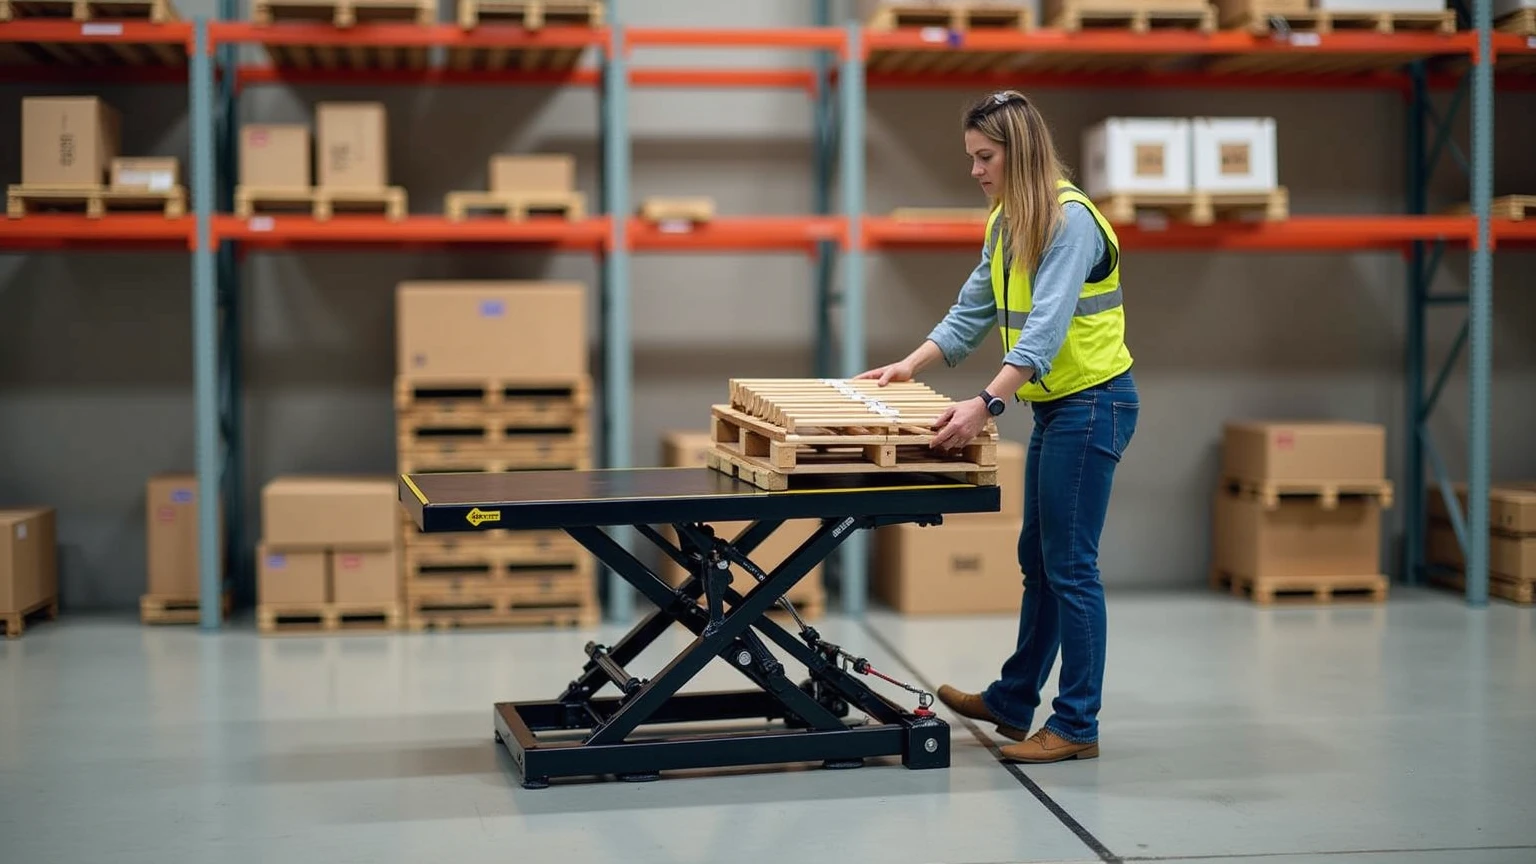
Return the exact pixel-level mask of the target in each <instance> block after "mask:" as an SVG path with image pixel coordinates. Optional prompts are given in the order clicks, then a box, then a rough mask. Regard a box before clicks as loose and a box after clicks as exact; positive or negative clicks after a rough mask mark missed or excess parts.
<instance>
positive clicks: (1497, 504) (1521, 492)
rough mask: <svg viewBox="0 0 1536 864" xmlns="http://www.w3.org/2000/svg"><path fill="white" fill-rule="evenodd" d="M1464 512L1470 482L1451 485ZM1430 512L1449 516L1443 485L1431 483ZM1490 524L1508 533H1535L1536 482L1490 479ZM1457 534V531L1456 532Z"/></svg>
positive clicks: (1443, 516)
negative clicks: (1500, 481) (1496, 480)
mask: <svg viewBox="0 0 1536 864" xmlns="http://www.w3.org/2000/svg"><path fill="white" fill-rule="evenodd" d="M1452 489H1454V490H1455V493H1456V500H1457V502H1459V504H1460V506H1461V510H1462V513H1465V512H1466V509H1467V484H1465V483H1457V484H1454V485H1453V486H1452ZM1427 500H1428V507H1427V510H1428V512H1429V515H1430V517H1431V518H1433V519H1441V520H1449V519H1450V518H1451V515H1450V513H1449V512H1447V511H1446V509H1445V499H1444V497H1443V496H1442V495H1441V494H1440V486H1439V484H1437V483H1431V484H1430V486H1429V494H1428V497H1427ZM1488 527H1489V529H1490V530H1492V531H1499V532H1503V533H1505V534H1536V482H1532V481H1519V482H1513V483H1491V484H1489V489H1488ZM1453 536H1454V535H1453Z"/></svg>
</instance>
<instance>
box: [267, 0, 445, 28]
mask: <svg viewBox="0 0 1536 864" xmlns="http://www.w3.org/2000/svg"><path fill="white" fill-rule="evenodd" d="M436 20H437V4H436V3H435V2H433V0H251V23H253V24H255V25H257V26H259V27H266V26H270V25H271V24H273V23H274V22H277V21H329V22H330V23H332V24H334V25H335V26H337V27H351V26H352V25H354V24H358V23H375V22H381V21H408V22H411V23H414V24H420V25H422V26H426V25H428V24H433V23H435V22H436Z"/></svg>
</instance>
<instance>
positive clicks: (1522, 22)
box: [1494, 9, 1536, 36]
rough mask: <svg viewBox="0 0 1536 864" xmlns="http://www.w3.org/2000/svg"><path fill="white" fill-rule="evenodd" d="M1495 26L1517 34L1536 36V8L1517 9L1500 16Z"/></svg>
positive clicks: (1500, 29)
mask: <svg viewBox="0 0 1536 864" xmlns="http://www.w3.org/2000/svg"><path fill="white" fill-rule="evenodd" d="M1494 28H1495V29H1497V30H1499V31H1501V32H1504V33H1513V34H1515V35H1516V36H1536V9H1517V10H1515V11H1514V12H1511V13H1510V14H1508V15H1505V16H1504V17H1503V18H1500V19H1499V20H1498V23H1497V24H1495V25H1494Z"/></svg>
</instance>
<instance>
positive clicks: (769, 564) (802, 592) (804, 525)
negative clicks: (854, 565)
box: [657, 519, 826, 603]
mask: <svg viewBox="0 0 1536 864" xmlns="http://www.w3.org/2000/svg"><path fill="white" fill-rule="evenodd" d="M749 524H751V523H748V522H716V523H713V524H712V525H711V526H710V527H712V528H713V529H714V530H715V536H717V537H720V538H721V539H724V540H731V539H734V538H735V537H736V535H737V534H740V533H741V532H742V531H744V530H746V528H747V526H748V525H749ZM820 527H821V520H819V519H793V520H790V521H788V522H785V523H784V524H783V525H780V526H779V527H778V528H777V529H776V530H775V531H774V532H773V533H772V534H770V535H768V539H767V540H765V541H763V543H762V545H760V546H758V547H757V548H756V549H754V550H753V551H752V554H750V555H748V556H747V557H748V558H749V559H751V561H752V563H753V564H756V565H757V566H758V567H761V568H762V569H763V572H765V573H768V574H772V573H773V570H774V568H776V567H778V566H779V565H780V564H783V563H784V560H785V559H786V558H788V557H789V556H790V554H791V553H793V552H794V551H795V550H796V549H798V548H800V544H801V543H804V542H805V541H806V540H808V539H810V536H811V535H812V534H814V533H816V530H817V529H818V528H820ZM661 534H662V536H664V537H666V538H667V539H668V540H670V541H672V542H673V543H676V542H677V532H676V531H674V530H673V529H672V526H670V525H666V526H663V527H662V528H661ZM657 555H658V556H659V557H660V558H661V561H662V566H661V568H660V569H659V573H660V574H661V578H662V579H664V580H666V582H667V584H669V585H674V586H675V585H681V584H682V582H683V579H684V577H685V575H686V572H685V571H684V570H683V568H682V567H681V566H680V565H679V564H678V563H677V562H676V561H673V560H672V559H671V558H668V557H667V556H666V555H662V554H661V553H660V552H658V553H657ZM822 572H823V568H822V565H821V564H819V563H818V564H817V565H816V566H815V567H812V568H811V570H810V572H809V573H806V574H805V575H804V576H802V577H800V581H798V582H796V583H795V585H794V587H793V588H790V589H789V591H788V592H787V593H786V594H785V595H784V596H786V597H788V598H789V600H790V602H791V603H800V602H813V601H815V600H819V599H823V598H825V596H826V586H825V585H824V584H823V582H822ZM756 584H757V580H756V579H754V578H752V575H751V574H749V573H747V572H746V571H745V570H743V569H742V568H741V567H738V566H736V565H734V564H733V565H731V587H732V588H735V589H736V590H737V591H738V592H739V593H742V594H745V593H747V592H748V591H750V590H752V588H753V586H755V585H756Z"/></svg>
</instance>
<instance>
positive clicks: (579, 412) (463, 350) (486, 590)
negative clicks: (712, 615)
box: [395, 281, 599, 630]
mask: <svg viewBox="0 0 1536 864" xmlns="http://www.w3.org/2000/svg"><path fill="white" fill-rule="evenodd" d="M586 309H587V304H586V288H585V286H583V285H581V284H580V283H564V282H533V281H526V282H520V281H459V282H406V283H402V284H401V285H400V286H399V287H398V289H397V293H396V311H397V327H398V333H397V351H398V368H397V378H396V385H395V407H396V426H397V447H398V468H399V471H400V473H402V474H429V473H437V472H452V471H492V472H500V471H528V470H578V469H586V468H590V467H591V450H592V436H591V433H590V420H589V414H590V410H591V404H592V381H591V377H590V374H589V369H588V339H587V312H586ZM396 522H397V528H398V530H399V531H400V532H401V535H402V537H403V547H404V550H405V569H404V586H403V588H404V596H405V603H406V623H407V625H408V626H409V627H410V628H411V629H413V630H422V629H426V628H428V627H463V626H513V625H541V624H544V625H576V626H592V625H594V624H596V623H597V619H598V617H599V608H598V601H597V585H596V562H595V560H594V559H593V558H592V557H591V555H590V554H588V553H587V552H586V550H585V549H583V548H582V547H581V546H580V545H579V544H577V543H576V542H575V541H574V540H572V539H571V538H570V536H569V535H567V534H566V533H565V532H563V531H558V530H555V531H524V530H507V529H503V528H500V527H498V526H497V525H496V524H495V523H482V524H479V525H465V530H464V531H463V532H450V533H434V534H431V535H425V534H422V533H421V532H420V531H419V530H417V529H416V528H415V526H414V525H412V524H410V523H409V522H408V520H407V519H406V517H405V516H404V513H403V511H400V512H399V513H398V514H397V517H396Z"/></svg>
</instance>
